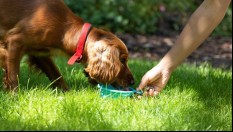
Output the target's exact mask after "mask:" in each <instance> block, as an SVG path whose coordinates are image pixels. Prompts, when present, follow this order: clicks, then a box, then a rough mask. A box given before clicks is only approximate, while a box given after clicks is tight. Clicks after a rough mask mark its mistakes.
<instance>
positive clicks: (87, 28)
mask: <svg viewBox="0 0 233 132" xmlns="http://www.w3.org/2000/svg"><path fill="white" fill-rule="evenodd" d="M90 29H91V24H90V23H84V25H83V28H82V31H81V35H80V38H79V40H78V42H77V47H76V52H75V54H74V55H73V56H72V57H71V58H70V59H69V61H68V64H69V65H73V64H74V63H75V62H76V61H77V62H80V61H81V59H82V54H83V49H84V46H85V42H86V39H87V35H88V33H89V31H90Z"/></svg>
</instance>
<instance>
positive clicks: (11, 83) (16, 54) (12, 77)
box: [4, 40, 24, 91]
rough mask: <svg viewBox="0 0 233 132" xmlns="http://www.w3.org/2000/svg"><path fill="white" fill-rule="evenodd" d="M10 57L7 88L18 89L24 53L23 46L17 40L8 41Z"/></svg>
mask: <svg viewBox="0 0 233 132" xmlns="http://www.w3.org/2000/svg"><path fill="white" fill-rule="evenodd" d="M7 51H8V57H7V60H6V63H7V68H6V77H5V79H4V83H5V85H6V89H7V90H10V91H15V90H17V87H18V76H19V69H20V60H21V59H22V56H23V54H24V50H23V46H22V45H21V44H20V43H18V42H17V41H14V40H12V41H9V43H8V48H7Z"/></svg>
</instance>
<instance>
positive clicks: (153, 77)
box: [137, 65, 172, 96]
mask: <svg viewBox="0 0 233 132" xmlns="http://www.w3.org/2000/svg"><path fill="white" fill-rule="evenodd" d="M171 73H172V72H171V71H170V70H168V69H167V68H166V67H164V66H160V65H156V66H155V67H153V68H152V69H151V70H149V71H148V72H147V73H146V74H144V76H143V77H142V79H141V82H140V84H139V86H138V88H137V90H143V89H145V88H146V90H144V91H145V92H144V94H145V95H146V96H148V95H149V96H156V95H158V94H159V92H160V91H161V90H162V89H163V88H164V87H165V86H166V84H167V82H168V80H169V78H170V76H171Z"/></svg>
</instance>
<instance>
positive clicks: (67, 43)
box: [0, 0, 134, 91]
mask: <svg viewBox="0 0 233 132" xmlns="http://www.w3.org/2000/svg"><path fill="white" fill-rule="evenodd" d="M77 4H78V1H77ZM84 23H85V22H84V20H83V19H82V18H80V17H78V16H76V15H75V14H74V13H72V11H71V10H70V9H69V8H68V7H67V6H66V5H65V3H64V2H63V1H62V0H0V66H1V67H2V68H3V69H4V78H3V80H4V81H3V82H4V84H5V86H6V88H7V89H8V90H16V89H17V86H18V83H17V82H18V81H17V76H18V75H19V71H20V61H21V59H22V57H23V56H24V55H28V58H29V62H30V64H31V65H34V66H36V67H38V68H39V69H40V70H41V71H42V72H44V73H45V74H46V75H47V77H48V78H49V79H50V80H51V81H54V80H56V82H55V83H54V85H55V86H57V87H60V88H62V89H63V90H64V91H66V90H68V86H67V85H66V83H65V82H64V79H63V78H62V77H61V74H60V72H59V71H58V69H57V68H56V65H55V64H54V63H53V61H52V59H51V56H52V55H58V54H59V53H58V52H57V51H62V52H63V53H65V54H66V55H68V57H70V56H72V55H73V54H75V52H76V44H77V42H78V40H79V38H80V35H81V32H82V31H81V30H82V28H83V25H84ZM127 61H128V50H127V47H126V45H125V44H124V43H123V42H122V41H121V40H120V39H119V38H118V37H116V36H115V35H114V34H112V33H110V32H107V31H104V30H101V29H98V28H95V27H92V28H91V29H90V30H89V32H88V35H87V38H86V41H85V46H84V49H83V53H82V58H81V60H80V61H79V62H80V63H81V64H83V65H84V66H85V72H86V74H87V75H88V76H89V77H90V80H94V81H96V82H97V83H108V84H116V85H118V86H123V87H127V86H129V85H133V84H134V78H133V75H132V73H131V71H130V69H129V68H128V66H127Z"/></svg>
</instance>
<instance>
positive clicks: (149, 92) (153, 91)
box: [144, 86, 159, 96]
mask: <svg viewBox="0 0 233 132" xmlns="http://www.w3.org/2000/svg"><path fill="white" fill-rule="evenodd" d="M157 88H158V87H156V86H154V87H148V88H147V90H146V91H145V92H144V95H145V96H157V95H158V94H159V91H157Z"/></svg>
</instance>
